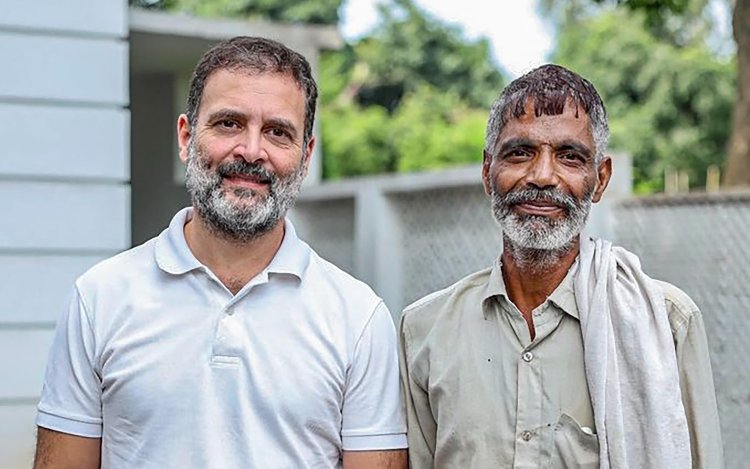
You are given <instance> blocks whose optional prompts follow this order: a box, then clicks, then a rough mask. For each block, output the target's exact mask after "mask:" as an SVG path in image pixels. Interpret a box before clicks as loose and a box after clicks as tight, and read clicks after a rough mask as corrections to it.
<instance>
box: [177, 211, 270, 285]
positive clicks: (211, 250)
mask: <svg viewBox="0 0 750 469" xmlns="http://www.w3.org/2000/svg"><path fill="white" fill-rule="evenodd" d="M283 239H284V221H283V219H282V220H279V222H278V223H277V224H276V226H274V227H273V228H272V229H271V230H270V231H268V232H267V233H265V234H263V235H261V236H259V237H257V238H254V239H251V240H248V241H237V240H232V239H229V238H226V237H223V236H220V235H217V234H216V233H215V232H214V231H213V230H211V229H210V228H209V227H208V226H206V222H205V221H204V220H203V219H201V218H200V215H199V214H198V212H197V211H195V210H194V211H193V218H192V219H191V220H190V221H188V222H187V223H186V224H185V240H186V241H187V245H188V247H189V248H190V251H192V253H193V255H194V256H195V258H196V259H198V261H200V263H202V264H203V265H205V266H206V267H208V268H209V269H211V272H213V273H214V274H215V275H216V276H217V277H218V278H219V280H220V281H221V283H223V284H224V286H225V287H227V289H228V290H229V291H230V292H232V294H237V292H239V291H240V290H241V289H242V287H244V286H245V285H246V284H247V282H249V281H250V280H251V279H252V278H253V277H255V276H256V275H258V274H259V273H260V272H261V271H262V270H263V269H265V268H266V267H267V266H268V264H270V263H271V260H272V259H273V257H274V256H275V255H276V252H277V251H278V250H279V247H280V246H281V242H282V240H283Z"/></svg>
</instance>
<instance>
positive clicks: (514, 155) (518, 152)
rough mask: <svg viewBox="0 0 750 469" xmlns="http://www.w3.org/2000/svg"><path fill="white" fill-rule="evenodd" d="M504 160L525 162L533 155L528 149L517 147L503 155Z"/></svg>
mask: <svg viewBox="0 0 750 469" xmlns="http://www.w3.org/2000/svg"><path fill="white" fill-rule="evenodd" d="M502 156H503V159H505V160H510V161H524V160H527V159H528V158H531V156H532V153H531V151H530V150H529V149H528V148H525V147H515V148H510V149H508V150H507V151H506V152H505V153H503V155H502Z"/></svg>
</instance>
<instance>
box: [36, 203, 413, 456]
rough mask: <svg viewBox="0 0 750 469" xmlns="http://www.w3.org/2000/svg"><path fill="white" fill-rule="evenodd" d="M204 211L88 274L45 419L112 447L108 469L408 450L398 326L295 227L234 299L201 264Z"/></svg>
mask: <svg viewBox="0 0 750 469" xmlns="http://www.w3.org/2000/svg"><path fill="white" fill-rule="evenodd" d="M191 216H192V210H191V209H189V208H188V209H184V210H182V211H180V212H179V213H178V214H177V215H176V216H175V217H174V218H173V219H172V222H171V224H170V226H169V228H168V229H166V230H165V231H164V232H163V233H161V235H159V237H157V238H155V239H152V240H150V241H148V242H147V243H145V244H143V245H141V246H138V247H136V248H133V249H131V250H129V251H126V252H124V253H122V254H120V255H118V256H115V257H113V258H111V259H108V260H106V261H104V262H102V263H100V264H98V265H96V266H94V267H93V268H92V269H91V270H89V271H88V272H87V273H85V274H84V275H83V276H81V277H80V278H79V279H78V280H77V281H76V285H75V292H74V297H73V299H72V301H71V304H70V307H69V309H68V310H67V311H66V312H65V314H63V315H62V317H61V318H60V320H59V322H58V326H57V332H56V336H55V339H54V342H53V345H52V350H51V353H50V360H49V363H48V366H47V373H46V377H45V381H44V388H43V391H42V397H41V401H40V403H39V413H38V417H37V424H38V425H39V426H40V427H44V428H49V429H52V430H57V431H60V432H64V433H70V434H74V435H80V436H87V437H101V438H102V467H103V468H124V469H125V468H126V469H130V468H138V469H149V468H153V469H156V468H158V469H164V468H198V469H210V468H216V469H232V468H294V469H297V468H308V467H309V468H313V467H314V468H336V467H341V462H340V458H341V452H342V450H381V449H397V448H405V447H406V426H405V423H404V415H403V405H402V402H401V394H400V389H399V377H398V358H397V350H396V347H397V345H396V337H395V328H394V326H393V323H392V321H391V317H390V314H389V313H388V310H387V308H386V307H385V305H384V304H383V302H382V300H380V299H379V298H378V297H377V296H376V295H375V294H374V293H373V292H372V290H371V289H370V288H369V287H368V286H366V285H365V284H363V283H362V282H359V281H358V280H355V279H354V278H352V277H351V276H349V275H348V274H346V273H344V272H342V271H341V270H339V269H338V268H336V267H335V266H333V265H332V264H330V263H328V262H326V261H325V260H323V259H321V258H320V257H319V256H318V255H317V254H316V253H315V252H314V251H313V250H312V249H310V247H309V246H308V245H307V244H305V243H304V242H302V241H300V240H299V238H297V236H296V234H295V231H294V228H293V227H292V225H291V223H290V222H289V221H288V220H287V221H286V222H285V227H286V231H285V236H284V240H283V242H282V244H281V247H280V249H279V251H278V252H277V254H276V256H275V257H274V258H273V260H272V261H271V263H270V265H269V266H268V267H267V268H266V269H265V270H263V272H261V273H260V274H258V275H257V276H256V277H255V278H253V279H252V280H251V281H250V282H249V283H248V284H247V285H245V287H244V288H243V289H242V290H241V291H240V292H238V293H237V294H236V295H232V294H231V292H229V290H227V289H226V288H225V287H224V286H223V285H222V284H221V282H219V280H218V279H217V278H216V276H215V275H214V274H213V273H212V272H211V271H210V270H209V269H208V268H206V267H205V266H204V265H202V264H201V263H200V262H198V260H197V259H196V258H195V257H194V256H193V254H192V253H191V251H190V250H189V248H188V246H187V243H186V241H185V236H184V225H185V223H186V221H187V220H188V219H189V218H190V217H191Z"/></svg>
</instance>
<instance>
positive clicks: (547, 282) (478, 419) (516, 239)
mask: <svg viewBox="0 0 750 469" xmlns="http://www.w3.org/2000/svg"><path fill="white" fill-rule="evenodd" d="M608 135H609V130H608V126H607V119H606V113H605V109H604V104H603V103H602V100H601V98H600V97H599V95H598V93H597V92H596V90H595V89H594V87H593V86H592V85H591V83H589V82H588V81H586V80H585V79H583V78H582V77H580V76H579V75H577V74H575V73H573V72H571V71H570V70H567V69H565V68H563V67H559V66H556V65H545V66H542V67H540V68H538V69H536V70H533V71H531V72H529V73H528V74H526V75H524V76H523V77H521V78H518V79H517V80H515V81H513V82H512V83H510V84H509V85H508V86H507V87H506V88H505V89H504V90H503V92H502V93H501V95H500V97H499V98H498V100H497V101H496V102H495V104H494V105H493V107H492V109H491V111H490V116H489V121H488V124H487V136H486V141H485V150H484V162H483V165H482V181H483V183H484V188H485V191H486V192H487V194H488V195H489V197H490V199H491V204H492V213H493V215H494V217H495V220H496V221H497V223H498V224H499V225H500V227H501V229H502V234H503V250H502V252H501V253H500V255H499V257H498V259H497V261H496V262H495V264H494V265H493V266H492V267H491V268H488V269H486V270H482V271H480V272H477V273H474V274H472V275H469V276H468V277H466V278H464V279H463V280H460V281H459V282H457V283H456V284H454V285H452V286H450V287H448V288H446V289H444V290H441V291H439V292H436V293H433V294H431V295H429V296H427V297H425V298H423V299H421V300H419V301H417V302H416V303H414V304H412V305H411V306H409V307H407V308H406V310H405V311H404V313H403V315H402V319H401V327H400V333H401V334H400V342H401V354H400V361H401V378H402V386H403V391H404V394H405V399H406V406H407V422H408V438H409V459H410V463H411V467H412V468H415V469H423V468H433V467H434V468H462V469H464V468H490V467H503V468H506V467H507V468H617V469H629V468H649V469H664V468H670V469H673V468H679V469H684V468H690V467H693V468H721V467H723V451H722V444H721V436H720V433H719V420H718V413H717V409H716V398H715V393H714V388H713V379H712V374H711V364H710V361H709V356H708V347H707V343H706V334H705V330H704V326H703V320H702V317H701V313H700V311H699V310H698V308H697V307H696V306H695V304H694V303H693V302H692V301H691V300H690V298H689V297H688V296H687V295H686V294H685V293H683V292H682V291H680V290H679V289H678V288H676V287H675V286H673V285H670V284H668V283H666V282H661V281H657V280H653V279H651V278H649V277H648V276H647V275H646V274H645V273H644V272H643V271H642V269H641V267H640V263H639V261H638V258H637V257H636V256H635V255H633V254H632V253H630V252H628V251H626V250H624V249H622V248H619V247H614V246H612V245H611V244H610V243H609V242H607V241H604V240H600V239H590V238H587V237H585V236H582V235H581V230H582V229H583V227H584V225H585V223H586V219H587V217H588V214H589V211H590V209H591V204H592V203H596V202H599V200H601V198H602V195H603V193H604V191H605V189H606V187H607V184H608V182H609V180H610V176H611V173H612V163H611V160H610V157H609V156H606V155H605V150H606V146H607V140H608Z"/></svg>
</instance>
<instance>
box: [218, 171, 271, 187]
mask: <svg viewBox="0 0 750 469" xmlns="http://www.w3.org/2000/svg"><path fill="white" fill-rule="evenodd" d="M222 179H223V180H224V181H227V182H229V183H230V184H232V185H237V186H245V187H249V188H258V187H265V186H268V185H269V184H270V183H271V181H270V180H269V179H268V178H264V177H262V176H259V175H255V174H238V173H233V174H227V175H226V176H224V177H223V178H222Z"/></svg>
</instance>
